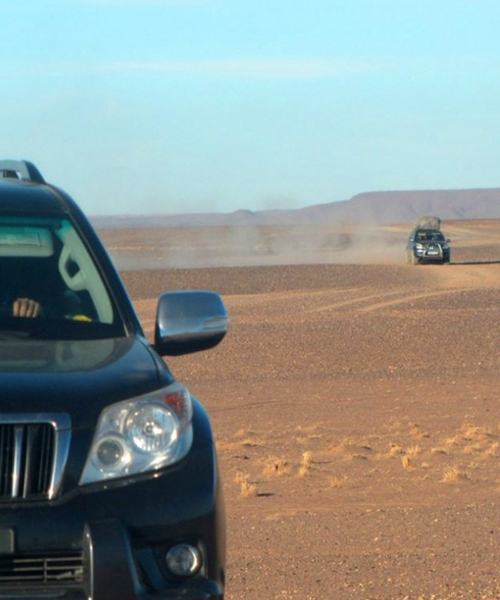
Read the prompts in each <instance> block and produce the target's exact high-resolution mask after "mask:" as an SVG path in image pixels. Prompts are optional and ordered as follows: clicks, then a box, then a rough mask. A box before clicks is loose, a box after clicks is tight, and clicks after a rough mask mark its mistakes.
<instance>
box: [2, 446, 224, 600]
mask: <svg viewBox="0 0 500 600" xmlns="http://www.w3.org/2000/svg"><path fill="white" fill-rule="evenodd" d="M0 506H1V505H0ZM2 531H3V532H12V534H13V537H14V543H13V544H12V548H11V549H10V552H9V550H8V549H7V548H1V546H0V554H1V555H0V600H1V599H7V598H8V599H9V600H13V599H15V600H18V599H19V600H21V599H25V600H33V599H34V598H42V597H43V598H44V600H55V599H56V598H57V599H58V600H89V599H90V600H137V599H141V600H149V599H151V600H153V599H154V600H222V599H223V597H224V592H223V589H224V578H225V574H224V560H225V545H224V542H225V523H224V509H223V502H222V494H221V486H220V481H219V476H218V469H217V461H216V456H215V449H214V447H213V445H212V444H211V443H208V441H202V442H201V443H200V440H199V439H198V440H197V443H195V444H194V446H193V448H192V450H191V452H190V453H189V455H188V456H187V457H186V459H184V461H182V462H181V463H179V464H178V465H175V466H173V467H171V468H170V469H166V470H165V471H163V472H161V473H157V474H155V475H151V474H150V475H148V476H143V477H141V478H139V479H138V480H135V481H131V482H129V483H126V484H124V482H122V483H120V482H118V481H117V482H115V483H114V484H99V485H93V486H83V487H81V488H78V487H77V488H75V489H74V490H73V491H72V492H69V493H68V494H63V495H62V497H61V498H59V499H58V500H54V501H48V502H36V503H35V502H25V503H21V502H18V503H16V504H5V503H3V507H2V510H0V533H1V532H2ZM0 539H1V538H0ZM179 543H188V544H191V545H193V546H195V547H196V548H197V549H198V550H199V552H200V554H201V557H202V565H201V569H200V571H199V572H198V573H197V574H195V575H193V576H192V577H189V578H179V577H176V576H174V575H173V574H171V573H170V572H169V571H168V568H167V566H166V561H165V556H166V553H167V552H168V550H169V549H170V548H172V547H173V546H174V545H176V544H179ZM68 554H72V555H73V556H75V555H77V556H81V563H80V564H81V567H80V568H79V570H78V572H77V574H76V576H75V572H76V571H75V572H73V574H71V573H69V572H68V573H62V574H58V575H57V577H58V578H57V579H56V580H54V579H51V578H50V573H49V576H48V577H47V578H46V579H45V580H44V581H40V577H38V578H35V580H34V581H33V580H32V579H30V577H31V574H30V573H27V575H26V577H25V578H23V577H22V576H21V578H19V577H18V576H17V575H16V577H15V582H12V579H10V577H11V576H10V575H8V576H6V577H2V561H3V562H4V564H5V561H6V562H7V563H9V561H11V560H21V561H22V560H23V557H33V556H37V557H54V556H57V557H64V556H65V555H68ZM40 560H42V559H40ZM56 560H57V559H56ZM10 571H12V569H10ZM58 573H59V572H58ZM20 579H21V580H20Z"/></svg>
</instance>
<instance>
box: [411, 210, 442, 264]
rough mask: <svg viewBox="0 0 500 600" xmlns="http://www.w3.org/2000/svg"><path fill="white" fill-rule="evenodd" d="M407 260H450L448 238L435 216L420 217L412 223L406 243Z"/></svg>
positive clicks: (415, 261)
mask: <svg viewBox="0 0 500 600" xmlns="http://www.w3.org/2000/svg"><path fill="white" fill-rule="evenodd" d="M406 256H407V259H408V262H410V263H412V264H414V265H417V264H419V263H424V262H437V263H441V264H446V263H449V262H450V240H449V239H448V238H446V237H445V236H444V234H443V233H442V232H441V220H440V219H439V218H437V217H421V218H420V219H418V220H417V221H416V222H415V224H414V229H413V231H412V232H411V233H410V236H409V238H408V243H407V245H406Z"/></svg>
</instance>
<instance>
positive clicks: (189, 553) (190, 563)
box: [166, 544, 201, 577]
mask: <svg viewBox="0 0 500 600" xmlns="http://www.w3.org/2000/svg"><path fill="white" fill-rule="evenodd" d="M166 560H167V567H168V568H169V569H170V571H171V572H172V573H173V574H174V575H177V576H178V577H189V576H190V575H194V574H195V573H197V572H198V571H199V570H200V567H201V556H200V552H199V551H198V550H197V549H196V548H194V547H193V546H190V545H189V544H179V545H178V546H174V547H173V548H170V550H169V551H168V552H167V556H166Z"/></svg>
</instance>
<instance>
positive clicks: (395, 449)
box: [389, 444, 405, 456]
mask: <svg viewBox="0 0 500 600" xmlns="http://www.w3.org/2000/svg"><path fill="white" fill-rule="evenodd" d="M404 453H405V451H404V450H403V448H401V446H398V445H397V444H390V445H389V456H398V455H399V454H404Z"/></svg>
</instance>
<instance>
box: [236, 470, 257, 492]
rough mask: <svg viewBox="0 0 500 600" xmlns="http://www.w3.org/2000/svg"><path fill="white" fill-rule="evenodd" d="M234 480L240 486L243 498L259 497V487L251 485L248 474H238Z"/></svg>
mask: <svg viewBox="0 0 500 600" xmlns="http://www.w3.org/2000/svg"><path fill="white" fill-rule="evenodd" d="M234 480H235V481H236V483H238V484H239V486H240V492H241V495H242V496H243V498H255V496H257V486H256V485H255V484H254V483H250V481H249V475H248V474H246V473H241V472H240V473H237V474H236V477H235V478H234Z"/></svg>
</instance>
